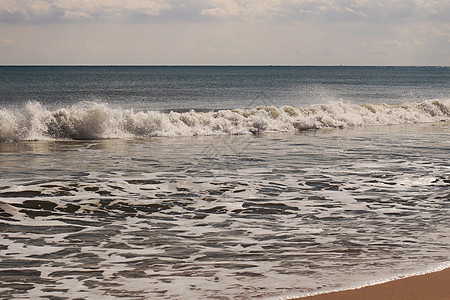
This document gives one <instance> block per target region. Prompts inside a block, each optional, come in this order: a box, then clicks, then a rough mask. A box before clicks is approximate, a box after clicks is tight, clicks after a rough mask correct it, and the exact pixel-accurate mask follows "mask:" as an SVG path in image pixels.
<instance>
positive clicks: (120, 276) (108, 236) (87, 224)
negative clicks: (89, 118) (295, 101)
mask: <svg viewBox="0 0 450 300" xmlns="http://www.w3.org/2000/svg"><path fill="white" fill-rule="evenodd" d="M448 126H449V123H448V122H439V123H434V124H422V125H401V126H399V125H396V126H384V127H364V128H359V127H358V128H354V129H334V130H327V131H323V130H319V131H312V132H304V133H295V132H293V133H272V134H262V135H259V136H254V135H249V136H233V135H229V136H226V137H223V136H211V137H176V138H154V139H150V140H136V139H128V140H125V139H119V140H98V141H86V142H83V141H35V142H25V141H22V142H19V143H3V144H1V145H2V149H1V150H2V151H1V157H0V159H1V162H2V163H1V167H0V172H1V174H3V175H5V174H7V176H3V175H2V179H1V180H0V197H1V215H0V217H1V227H2V235H1V240H2V242H1V244H2V245H3V246H2V249H1V258H2V263H1V264H0V266H1V269H0V274H1V275H2V276H1V280H0V281H1V282H2V284H1V286H0V290H1V292H2V295H6V296H8V297H18V296H25V297H31V298H36V297H50V296H58V297H68V298H77V297H81V298H93V297H96V298H97V297H100V298H102V297H103V298H114V297H126V298H130V299H149V298H150V299H203V298H208V297H223V298H224V299H225V298H226V299H250V298H252V299H253V298H258V297H262V298H277V297H280V296H288V295H301V294H305V293H314V292H318V291H319V292H320V291H328V290H335V289H340V288H348V287H352V286H355V285H363V284H365V283H367V282H369V281H374V280H384V279H386V278H392V277H393V276H397V275H399V274H409V273H413V272H418V271H421V270H426V269H428V268H430V267H433V266H439V265H441V264H443V263H445V262H447V261H448V258H449V257H448V255H449V252H448V246H449V245H448V240H449V231H448V221H449V219H448V216H449V212H448V200H449V194H448V191H449V189H448V187H449V184H450V172H449V158H448V147H449V144H448V141H449V136H450V131H449V127H448ZM18 282H20V283H18Z"/></svg>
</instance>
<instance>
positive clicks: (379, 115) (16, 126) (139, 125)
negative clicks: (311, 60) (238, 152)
mask: <svg viewBox="0 0 450 300" xmlns="http://www.w3.org/2000/svg"><path fill="white" fill-rule="evenodd" d="M448 120H450V101H448V100H446V101H442V100H437V99H436V100H426V101H423V102H407V103H402V104H397V105H388V104H363V105H359V104H350V103H345V102H342V101H339V102H332V103H329V104H321V105H312V106H308V107H298V108H297V107H291V106H281V107H275V106H258V107H256V108H251V109H240V108H239V109H232V110H219V111H210V112H198V111H194V110H191V111H189V112H184V113H180V112H173V111H171V112H169V113H163V112H159V111H134V110H133V109H120V108H115V107H112V106H110V105H108V104H105V103H97V102H82V103H77V104H75V105H73V106H70V107H66V108H59V109H55V110H50V109H48V108H45V107H44V106H42V105H41V104H40V103H37V102H28V103H27V104H26V105H24V106H23V107H21V108H14V109H0V141H9V140H12V141H20V140H49V139H50V140H53V139H81V140H83V139H84V140H86V139H111V138H132V137H158V136H198V135H239V134H251V133H253V134H258V133H261V132H264V131H267V132H287V131H295V130H311V129H322V128H346V127H356V126H378V125H395V124H408V123H428V122H439V121H448Z"/></svg>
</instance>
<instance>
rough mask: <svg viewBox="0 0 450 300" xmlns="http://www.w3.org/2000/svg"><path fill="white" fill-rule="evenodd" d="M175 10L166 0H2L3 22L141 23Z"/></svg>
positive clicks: (1, 15) (0, 17)
mask: <svg viewBox="0 0 450 300" xmlns="http://www.w3.org/2000/svg"><path fill="white" fill-rule="evenodd" d="M171 8H172V5H171V4H170V3H168V2H167V1H166V0H126V1H121V0H95V1H89V0H48V1H42V0H0V21H3V22H11V23H14V22H16V23H36V22H37V23H39V22H41V23H42V22H43V23H49V22H50V23H51V22H61V21H76V20H91V21H98V20H101V21H102V20H121V19H122V20H137V19H139V18H145V17H154V16H159V15H160V14H161V13H162V12H163V11H165V10H169V9H171Z"/></svg>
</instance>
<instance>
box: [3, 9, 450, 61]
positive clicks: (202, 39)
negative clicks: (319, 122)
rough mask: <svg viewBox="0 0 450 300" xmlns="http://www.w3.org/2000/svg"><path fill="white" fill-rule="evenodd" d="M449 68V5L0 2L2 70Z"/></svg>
mask: <svg viewBox="0 0 450 300" xmlns="http://www.w3.org/2000/svg"><path fill="white" fill-rule="evenodd" d="M341 64H342V65H439V66H444V65H446V66H450V0H376V1H373V0H372V1H369V0H266V1H263V0H246V1H243V0H192V1H180V0H0V65H341Z"/></svg>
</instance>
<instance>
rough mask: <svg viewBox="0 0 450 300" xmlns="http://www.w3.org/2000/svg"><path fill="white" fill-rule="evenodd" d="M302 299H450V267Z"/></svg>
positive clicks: (302, 299)
mask: <svg viewBox="0 0 450 300" xmlns="http://www.w3.org/2000/svg"><path fill="white" fill-rule="evenodd" d="M298 299H301V300H307V299H311V300H350V299H364V300H379V299H383V300H386V299H392V300H394V299H395V300H416V299H417V300H437V299H439V300H440V299H442V300H444V299H450V268H448V269H445V270H443V271H439V272H434V273H430V274H425V275H419V276H413V277H408V278H404V279H399V280H394V281H390V282H386V283H382V284H377V285H373V286H368V287H363V288H360V289H356V290H348V291H342V292H333V293H328V294H322V295H316V296H308V297H303V298H298Z"/></svg>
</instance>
